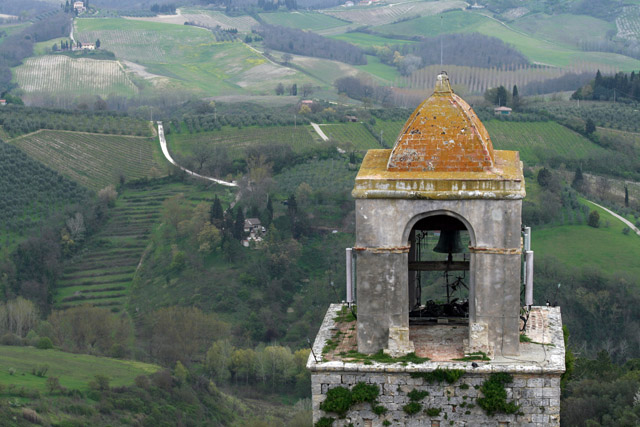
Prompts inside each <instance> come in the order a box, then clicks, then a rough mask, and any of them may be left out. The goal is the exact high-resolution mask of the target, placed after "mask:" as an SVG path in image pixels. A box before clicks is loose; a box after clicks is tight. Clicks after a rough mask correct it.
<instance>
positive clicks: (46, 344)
mask: <svg viewBox="0 0 640 427" xmlns="http://www.w3.org/2000/svg"><path fill="white" fill-rule="evenodd" d="M36 347H37V348H39V349H40V350H47V349H50V348H53V342H52V341H51V338H49V337H41V338H39V339H38V343H37V344H36Z"/></svg>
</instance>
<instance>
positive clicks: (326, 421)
mask: <svg viewBox="0 0 640 427" xmlns="http://www.w3.org/2000/svg"><path fill="white" fill-rule="evenodd" d="M334 421H335V418H331V417H322V418H320V419H319V420H318V421H316V423H315V427H331V426H332V425H333V422H334Z"/></svg>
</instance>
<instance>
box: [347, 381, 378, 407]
mask: <svg viewBox="0 0 640 427" xmlns="http://www.w3.org/2000/svg"><path fill="white" fill-rule="evenodd" d="M379 394H380V387H378V385H376V384H366V383H358V384H356V385H355V386H353V388H352V389H351V399H352V400H353V403H361V402H369V403H371V404H373V402H375V400H376V398H377V397H378V395H379Z"/></svg>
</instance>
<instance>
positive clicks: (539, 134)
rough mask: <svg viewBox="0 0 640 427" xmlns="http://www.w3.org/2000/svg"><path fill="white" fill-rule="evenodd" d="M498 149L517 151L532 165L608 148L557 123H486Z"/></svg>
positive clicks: (592, 154)
mask: <svg viewBox="0 0 640 427" xmlns="http://www.w3.org/2000/svg"><path fill="white" fill-rule="evenodd" d="M484 125H485V127H486V128H487V131H488V132H489V135H490V136H491V140H492V142H493V146H494V148H496V149H498V150H517V151H519V152H520V159H521V160H522V161H523V162H524V163H525V164H526V165H528V166H532V165H534V164H544V163H545V160H547V159H549V158H552V157H560V158H565V159H583V158H586V157H592V156H597V155H598V154H600V153H604V151H605V150H604V149H603V148H601V147H599V146H598V145H596V144H594V143H593V142H591V141H589V140H588V139H586V138H585V137H583V136H582V135H580V134H578V133H576V132H574V131H572V130H570V129H567V128H566V127H564V126H562V125H559V124H558V123H556V122H506V121H501V120H489V121H485V122H484Z"/></svg>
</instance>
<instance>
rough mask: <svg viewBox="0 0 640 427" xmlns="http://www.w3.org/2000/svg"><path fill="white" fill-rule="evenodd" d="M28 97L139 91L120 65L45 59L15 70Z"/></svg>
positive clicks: (102, 62) (44, 57) (67, 58)
mask: <svg viewBox="0 0 640 427" xmlns="http://www.w3.org/2000/svg"><path fill="white" fill-rule="evenodd" d="M15 79H16V82H17V83H18V85H19V86H20V88H21V89H22V90H24V91H25V92H26V93H27V94H36V93H45V92H46V93H49V94H52V95H55V94H71V95H100V96H107V95H109V94H117V95H134V94H135V93H137V88H136V87H135V85H134V84H133V83H132V82H131V80H129V77H128V76H127V74H126V73H125V72H124V70H123V68H122V66H121V65H120V64H119V63H118V62H117V61H97V60H94V59H87V58H78V59H75V58H69V57H68V56H64V55H45V56H39V57H35V58H29V59H27V60H25V61H24V64H23V65H21V66H19V67H17V68H16V69H15Z"/></svg>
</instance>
